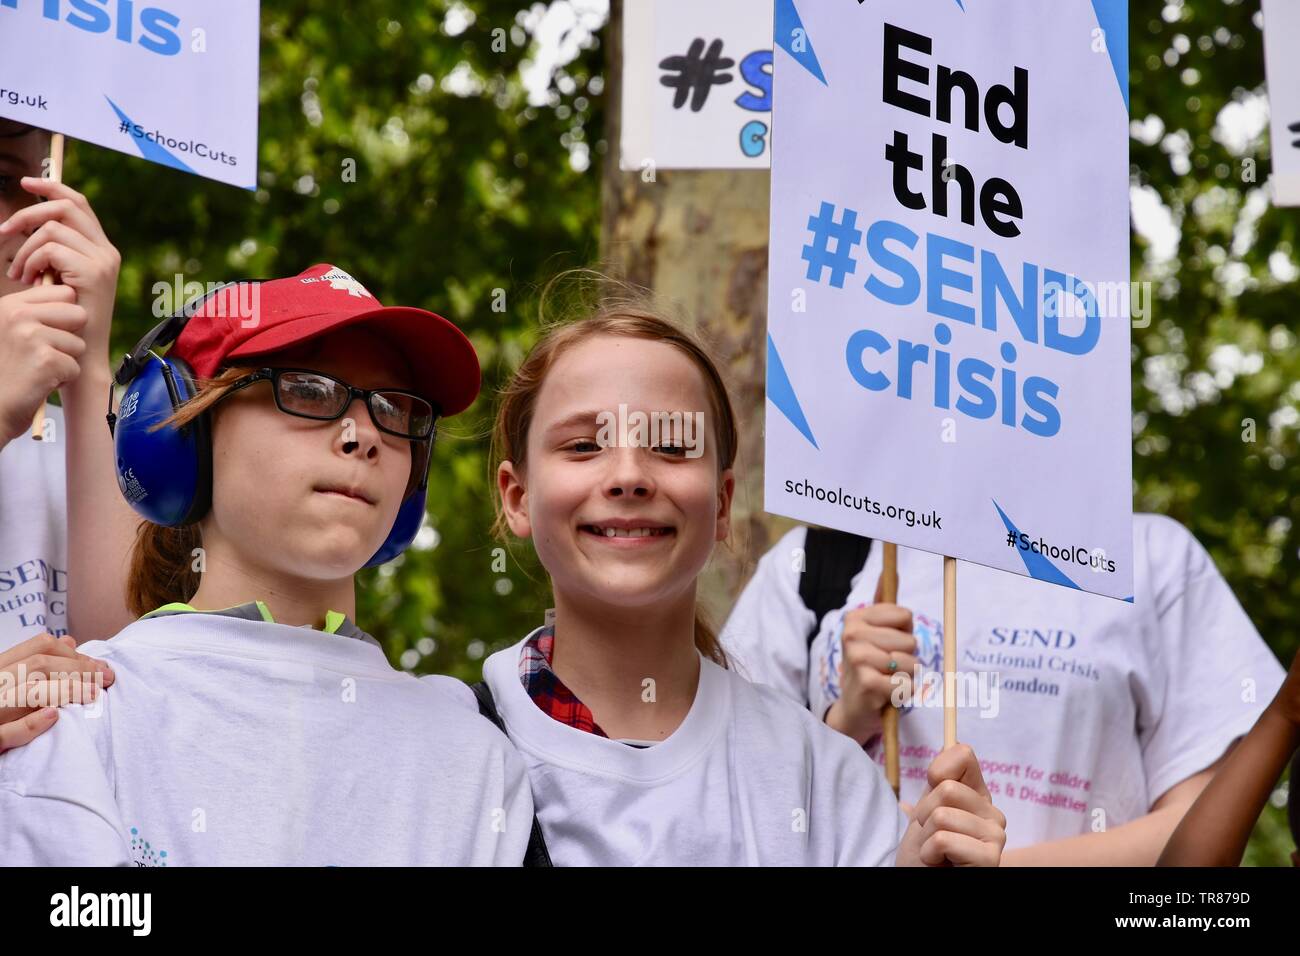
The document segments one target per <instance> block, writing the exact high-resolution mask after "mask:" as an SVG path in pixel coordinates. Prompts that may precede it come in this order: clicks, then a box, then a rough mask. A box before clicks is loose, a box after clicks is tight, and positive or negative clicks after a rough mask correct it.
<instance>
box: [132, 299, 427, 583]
mask: <svg viewBox="0 0 1300 956" xmlns="http://www.w3.org/2000/svg"><path fill="white" fill-rule="evenodd" d="M202 302H203V300H197V301H195V302H193V303H191V304H190V305H188V306H186V308H185V309H184V310H183V311H182V312H180V313H178V314H177V315H173V316H171V317H169V318H167V319H164V320H163V321H162V322H160V323H159V324H158V325H156V326H154V328H152V329H150V330H149V332H148V333H147V334H146V335H145V337H144V338H142V339H141V340H140V342H139V344H138V345H136V347H135V348H134V349H132V350H131V351H130V352H129V353H128V354H127V355H126V357H125V358H124V359H123V360H122V364H121V365H120V366H119V367H118V370H117V372H116V374H115V375H114V376H113V381H114V382H115V383H116V384H118V385H120V386H122V387H124V388H125V389H126V391H125V392H124V393H123V395H122V400H121V401H120V402H119V403H118V408H117V414H116V415H115V414H113V411H112V394H111V387H110V395H109V413H108V429H109V432H110V433H111V434H112V435H113V446H114V456H115V459H116V465H117V486H118V487H119V488H120V489H121V490H122V495H123V497H125V498H126V500H127V502H128V503H129V504H130V505H131V507H132V508H134V509H135V510H136V512H137V513H138V514H139V515H141V516H142V517H143V518H145V519H146V520H148V521H151V522H153V523H154V524H159V525H164V526H165V527H169V528H174V527H177V526H179V525H184V524H193V523H194V522H196V521H198V520H199V519H201V518H202V517H203V516H204V515H206V514H207V513H208V509H209V508H211V507H212V435H211V431H210V428H211V425H210V421H209V416H208V414H207V413H206V412H205V413H204V414H202V415H200V416H199V417H198V418H195V419H194V420H193V421H191V422H189V423H188V424H186V425H183V426H181V427H180V428H172V427H167V428H159V429H157V430H156V431H155V430H152V429H153V426H155V425H157V424H159V423H160V422H163V421H166V420H167V419H168V418H170V417H171V416H172V414H173V413H175V412H176V410H177V409H179V408H180V407H181V405H183V404H184V403H185V402H187V401H189V400H190V399H191V398H193V397H194V396H195V394H196V393H197V391H198V389H197V387H196V386H195V379H194V372H193V370H192V369H191V368H190V367H189V365H188V364H187V363H186V362H185V361H184V360H183V359H180V358H176V357H166V358H164V357H162V356H160V355H158V354H157V352H156V351H155V349H156V348H161V347H164V346H167V345H170V344H171V343H172V342H174V341H176V339H177V337H178V336H179V335H180V334H181V330H182V329H184V328H185V323H186V322H187V321H189V317H190V316H191V315H193V314H194V313H195V312H196V311H197V310H198V309H199V308H200V307H201V306H202ZM436 435H437V431H436V429H435V431H434V434H433V435H430V436H429V440H428V442H415V441H413V442H411V468H412V470H413V472H414V474H413V475H412V479H413V480H412V481H411V483H410V486H409V487H408V490H407V495H406V498H405V500H403V502H402V507H401V509H400V510H399V511H398V512H397V520H396V521H394V522H393V527H392V529H391V530H390V531H389V532H388V537H387V538H386V539H385V540H384V543H383V544H382V545H380V547H379V550H378V551H377V552H375V554H374V556H373V557H371V559H370V560H369V561H367V562H366V564H365V566H366V567H368V568H370V567H374V566H375V565H379V564H383V563H385V562H387V561H391V560H392V559H393V558H395V557H397V556H398V555H399V554H401V553H402V552H403V551H405V550H406V549H407V548H408V547H410V545H411V542H412V541H414V540H415V535H416V532H418V531H419V530H420V524H421V522H422V521H423V520H424V511H425V502H426V499H427V496H428V487H429V458H430V450H431V446H432V444H433V441H434V438H435V436H436ZM416 474H418V476H419V477H418V480H416V479H415V475H416Z"/></svg>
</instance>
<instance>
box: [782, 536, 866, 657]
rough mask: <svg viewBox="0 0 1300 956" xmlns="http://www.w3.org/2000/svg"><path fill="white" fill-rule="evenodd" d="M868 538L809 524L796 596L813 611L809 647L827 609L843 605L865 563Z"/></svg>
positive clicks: (831, 609)
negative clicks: (855, 577) (802, 567)
mask: <svg viewBox="0 0 1300 956" xmlns="http://www.w3.org/2000/svg"><path fill="white" fill-rule="evenodd" d="M870 553H871V539H870V538H864V537H862V536H861V535H856V534H850V533H849V532H847V531H836V530H835V529H834V528H814V527H812V526H809V528H808V537H807V538H806V539H805V540H804V545H803V555H804V571H803V574H802V575H801V576H800V578H799V597H800V598H801V599H802V600H803V603H804V606H805V607H807V608H808V610H810V611H812V612H813V626H812V630H810V631H809V632H808V646H809V647H811V646H812V642H813V639H814V638H816V637H817V631H818V630H819V629H820V628H821V625H822V618H823V617H825V616H826V614H827V612H829V611H833V610H835V609H836V608H841V607H843V606H844V602H845V601H847V600H848V598H849V590H850V589H851V587H852V585H853V577H854V575H856V574H857V573H858V572H859V571H861V570H862V566H863V565H864V564H866V563H867V555H868V554H870Z"/></svg>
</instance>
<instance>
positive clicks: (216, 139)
mask: <svg viewBox="0 0 1300 956" xmlns="http://www.w3.org/2000/svg"><path fill="white" fill-rule="evenodd" d="M257 54H258V3H257V0H233V2H227V3H215V2H211V0H154V2H150V0H0V116H4V117H7V118H9V119H13V120H17V121H19V122H22V123H30V124H31V125H33V126H39V127H41V128H43V129H48V130H53V131H55V132H59V133H65V134H66V135H68V136H71V137H73V138H74V139H81V140H85V141H87V142H90V143H97V144H98V145H100V146H106V147H108V148H109V149H115V150H118V151H119V152H123V153H129V154H131V155H132V156H141V157H143V158H145V159H147V160H150V161H151V162H155V163H161V164H163V165H165V166H172V167H174V168H176V169H182V170H184V171H186V172H190V173H195V174H197V175H199V176H206V177H208V178H209V179H216V180H220V181H221V182H223V183H230V184H231V185H235V186H242V187H244V188H245V189H252V188H254V186H255V184H256V177H257Z"/></svg>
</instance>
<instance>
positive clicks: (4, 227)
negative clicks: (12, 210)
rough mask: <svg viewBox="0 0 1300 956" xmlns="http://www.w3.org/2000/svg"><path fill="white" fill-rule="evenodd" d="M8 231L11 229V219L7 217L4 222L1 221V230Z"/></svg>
mask: <svg viewBox="0 0 1300 956" xmlns="http://www.w3.org/2000/svg"><path fill="white" fill-rule="evenodd" d="M8 231H9V220H8V219H6V220H5V221H4V222H0V232H8Z"/></svg>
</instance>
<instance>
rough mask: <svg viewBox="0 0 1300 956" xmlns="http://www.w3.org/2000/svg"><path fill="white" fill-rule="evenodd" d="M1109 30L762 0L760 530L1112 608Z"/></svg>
mask: <svg viewBox="0 0 1300 956" xmlns="http://www.w3.org/2000/svg"><path fill="white" fill-rule="evenodd" d="M1127 16H1128V9H1127V2H1126V0H1053V2H1052V3H1050V4H1049V3H1043V2H1041V0H996V2H993V0H964V2H962V0H872V2H871V3H866V4H862V5H859V4H855V3H825V2H821V0H815V2H814V0H797V2H795V0H778V2H777V5H776V24H775V30H776V33H775V40H776V45H777V52H776V61H775V104H774V105H775V113H776V115H775V122H776V124H777V127H778V128H779V129H780V131H781V135H780V136H779V137H778V138H776V139H774V140H773V156H772V234H771V262H770V266H771V275H770V285H769V295H770V299H769V306H768V332H769V335H768V367H767V395H768V405H767V410H768V414H767V426H766V452H767V457H766V461H767V464H766V489H765V490H766V495H765V507H766V509H767V510H768V511H771V512H775V513H778V514H783V515H789V516H791V517H794V518H798V519H800V520H804V521H809V522H813V523H816V524H820V525H827V526H831V527H837V528H842V529H845V530H848V531H853V532H856V533H859V534H865V535H869V536H871V537H873V538H878V539H880V540H884V541H892V542H896V543H898V544H902V545H906V546H909V547H913V548H920V549H923V550H926V551H931V552H935V553H937V554H944V555H951V556H953V557H957V558H962V559H966V560H970V561H976V562H978V563H980V564H984V565H988V566H991V567H995V568H1002V569H1004V570H1007V571H1013V572H1016V573H1019V574H1025V575H1030V576H1032V577H1035V578H1039V579H1042V580H1046V581H1051V582H1053V583H1056V584H1059V585H1062V586H1066V587H1074V588H1079V589H1082V590H1086V591H1091V592H1096V593H1099V594H1104V595H1108V596H1110V597H1114V598H1119V599H1131V597H1132V594H1133V569H1132V549H1133V540H1132V459H1131V451H1130V449H1131V441H1132V438H1131V427H1132V425H1131V413H1130V380H1129V374H1130V372H1129V368H1130V364H1129V363H1130V354H1129V349H1130V329H1129V322H1130V314H1132V316H1133V320H1134V321H1135V322H1138V321H1149V305H1150V301H1149V298H1147V299H1146V300H1145V301H1143V299H1142V298H1141V296H1142V295H1143V294H1144V293H1143V290H1141V289H1138V290H1134V289H1133V288H1131V286H1130V283H1129V201H1128V196H1129V168H1128V162H1129V159H1128V141H1129V132H1128V68H1127V62H1128V60H1127V50H1128V32H1127ZM967 96H969V99H967ZM1134 293H1136V294H1137V296H1138V297H1137V298H1135V299H1133V300H1132V302H1130V295H1131V294H1134Z"/></svg>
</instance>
